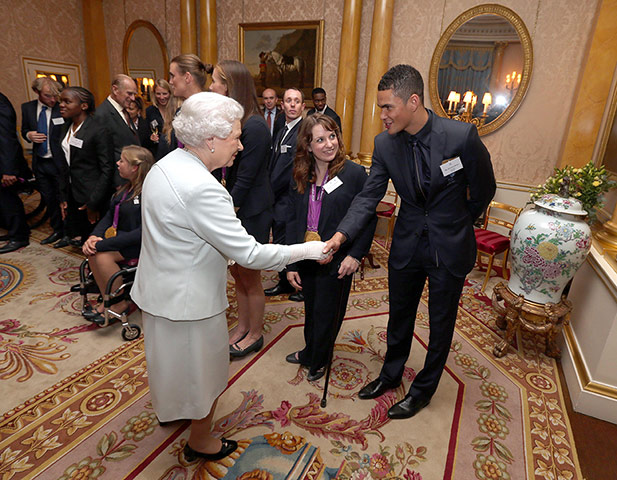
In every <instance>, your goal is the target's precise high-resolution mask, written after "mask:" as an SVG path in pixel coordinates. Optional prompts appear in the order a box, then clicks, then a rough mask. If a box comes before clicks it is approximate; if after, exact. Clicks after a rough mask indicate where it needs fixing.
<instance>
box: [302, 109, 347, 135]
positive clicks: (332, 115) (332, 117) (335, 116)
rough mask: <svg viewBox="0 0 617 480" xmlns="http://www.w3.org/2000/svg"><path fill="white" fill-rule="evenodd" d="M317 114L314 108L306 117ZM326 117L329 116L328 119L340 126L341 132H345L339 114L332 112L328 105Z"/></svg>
mask: <svg viewBox="0 0 617 480" xmlns="http://www.w3.org/2000/svg"><path fill="white" fill-rule="evenodd" d="M315 113H317V110H315V109H314V108H311V109H310V110H309V111H308V113H307V114H306V115H307V116H308V115H313V114H315ZM324 115H328V117H330V118H331V119H332V120H334V121H335V122H336V124H337V125H338V129H339V130H340V131H341V132H342V131H343V127H341V117H339V116H338V114H337V113H336V112H335V111H334V110H332V109H331V108H330V107H328V106H327V105H326V110H325V111H324Z"/></svg>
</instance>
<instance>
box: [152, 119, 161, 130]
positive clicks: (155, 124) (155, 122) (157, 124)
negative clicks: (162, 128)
mask: <svg viewBox="0 0 617 480" xmlns="http://www.w3.org/2000/svg"><path fill="white" fill-rule="evenodd" d="M158 126H159V122H157V121H156V119H155V120H152V121H151V122H150V127H152V128H156V127H158Z"/></svg>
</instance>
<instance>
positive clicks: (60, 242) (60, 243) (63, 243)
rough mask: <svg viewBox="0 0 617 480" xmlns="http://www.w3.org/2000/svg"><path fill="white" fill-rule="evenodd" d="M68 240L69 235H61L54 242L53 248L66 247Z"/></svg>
mask: <svg viewBox="0 0 617 480" xmlns="http://www.w3.org/2000/svg"><path fill="white" fill-rule="evenodd" d="M70 241H71V239H70V238H69V237H66V236H65V237H62V238H61V239H60V240H58V241H57V242H56V243H54V248H63V247H68V246H69V242H70Z"/></svg>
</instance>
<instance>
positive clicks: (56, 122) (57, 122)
mask: <svg viewBox="0 0 617 480" xmlns="http://www.w3.org/2000/svg"><path fill="white" fill-rule="evenodd" d="M51 123H53V124H54V125H62V124H63V123H64V118H62V117H56V118H52V119H51Z"/></svg>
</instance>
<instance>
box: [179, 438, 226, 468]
mask: <svg viewBox="0 0 617 480" xmlns="http://www.w3.org/2000/svg"><path fill="white" fill-rule="evenodd" d="M221 442H222V443H223V445H222V446H221V449H220V450H219V451H218V452H216V453H202V452H198V451H197V450H193V449H192V448H191V447H189V444H188V443H187V444H186V445H185V446H184V458H185V459H186V461H187V462H193V461H195V460H197V459H198V458H203V459H204V460H209V461H214V460H220V459H221V458H225V457H226V456H227V455H231V454H232V453H234V452H235V451H236V448H238V442H236V441H235V440H227V439H226V438H221Z"/></svg>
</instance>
